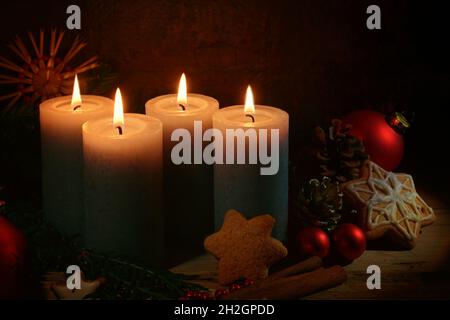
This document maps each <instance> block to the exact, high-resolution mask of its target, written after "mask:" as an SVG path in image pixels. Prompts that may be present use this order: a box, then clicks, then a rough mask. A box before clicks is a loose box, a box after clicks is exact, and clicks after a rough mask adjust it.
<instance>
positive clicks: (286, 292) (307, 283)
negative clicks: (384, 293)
mask: <svg viewBox="0 0 450 320" xmlns="http://www.w3.org/2000/svg"><path fill="white" fill-rule="evenodd" d="M346 280H347V273H346V272H345V270H344V268H342V267H341V266H333V267H331V268H327V269H324V268H320V269H317V270H314V271H311V272H308V273H304V274H300V275H295V276H291V277H285V278H280V279H276V280H266V281H263V282H262V283H261V284H260V285H258V286H251V287H248V288H244V289H242V290H239V291H235V292H232V293H230V294H229V295H227V296H225V297H224V299H227V300H259V299H271V300H283V299H286V300H288V299H298V298H301V297H304V296H307V295H310V294H312V293H315V292H318V291H321V290H325V289H328V288H331V287H335V286H337V285H340V284H342V283H344V282H345V281H346Z"/></svg>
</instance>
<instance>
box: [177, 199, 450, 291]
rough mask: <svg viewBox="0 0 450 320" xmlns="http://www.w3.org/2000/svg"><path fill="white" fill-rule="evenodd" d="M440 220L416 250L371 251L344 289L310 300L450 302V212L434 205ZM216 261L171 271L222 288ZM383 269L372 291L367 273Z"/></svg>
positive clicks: (350, 271) (351, 271) (351, 270)
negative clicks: (373, 266)
mask: <svg viewBox="0 0 450 320" xmlns="http://www.w3.org/2000/svg"><path fill="white" fill-rule="evenodd" d="M432 203H433V205H434V207H435V208H436V209H435V212H436V215H437V220H436V221H435V223H434V224H433V225H431V226H428V227H426V228H424V230H423V233H422V235H421V238H420V239H419V241H418V244H417V246H416V248H414V249H413V250H410V251H375V250H368V251H366V252H365V253H364V255H363V256H362V257H360V258H359V259H357V260H355V261H354V262H353V263H352V264H350V265H348V266H346V267H345V269H346V270H347V272H348V275H349V278H348V281H347V282H346V283H344V284H343V285H341V286H339V287H336V288H332V289H329V290H326V291H322V292H319V293H316V294H313V295H311V296H309V297H308V299H380V298H383V299H432V298H438V299H448V298H450V210H449V209H441V208H440V207H439V202H438V201H432ZM216 264H217V263H216V260H215V259H214V257H212V256H211V255H208V254H205V255H202V256H200V257H196V258H194V259H192V260H190V261H188V262H186V263H183V264H181V265H179V266H176V267H174V268H172V269H171V271H174V272H179V273H184V274H189V275H195V276H197V279H196V280H195V281H193V282H195V283H198V284H201V285H202V286H205V287H207V288H210V289H212V290H213V289H216V288H217V287H219V285H218V283H217V281H216V279H217V275H216ZM371 264H376V265H378V266H380V268H381V274H382V276H381V287H382V289H381V290H368V289H367V287H366V280H367V276H368V275H367V274H366V269H367V267H368V266H369V265H371Z"/></svg>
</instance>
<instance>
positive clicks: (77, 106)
mask: <svg viewBox="0 0 450 320" xmlns="http://www.w3.org/2000/svg"><path fill="white" fill-rule="evenodd" d="M80 108H81V104H78V105H76V106H75V107H73V111H77V110H78V109H80Z"/></svg>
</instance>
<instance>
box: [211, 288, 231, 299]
mask: <svg viewBox="0 0 450 320" xmlns="http://www.w3.org/2000/svg"><path fill="white" fill-rule="evenodd" d="M228 293H229V291H228V289H226V288H219V289H217V290H216V292H215V293H214V296H215V297H216V299H219V298H222V297H223V296H226V295H227V294H228Z"/></svg>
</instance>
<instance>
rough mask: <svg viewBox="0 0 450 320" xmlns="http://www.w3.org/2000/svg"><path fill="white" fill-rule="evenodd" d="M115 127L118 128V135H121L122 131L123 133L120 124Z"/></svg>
mask: <svg viewBox="0 0 450 320" xmlns="http://www.w3.org/2000/svg"><path fill="white" fill-rule="evenodd" d="M116 128H117V130H119V135H122V133H123V131H122V127H121V126H117V127H116Z"/></svg>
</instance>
